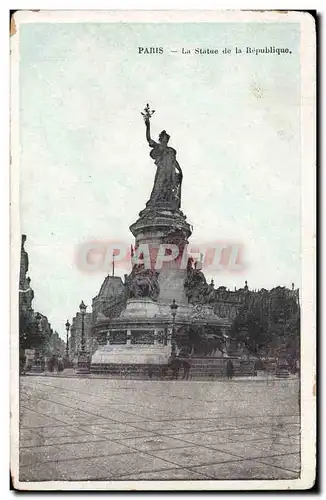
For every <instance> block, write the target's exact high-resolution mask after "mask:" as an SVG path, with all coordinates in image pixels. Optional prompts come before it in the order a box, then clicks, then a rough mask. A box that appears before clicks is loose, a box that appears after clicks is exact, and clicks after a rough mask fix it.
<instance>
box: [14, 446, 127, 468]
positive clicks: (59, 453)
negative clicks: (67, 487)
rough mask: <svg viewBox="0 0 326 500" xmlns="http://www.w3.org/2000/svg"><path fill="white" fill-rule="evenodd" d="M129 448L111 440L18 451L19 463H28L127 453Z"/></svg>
mask: <svg viewBox="0 0 326 500" xmlns="http://www.w3.org/2000/svg"><path fill="white" fill-rule="evenodd" d="M129 452H130V448H129V447H127V446H124V445H122V444H119V443H116V442H113V441H95V442H87V443H73V444H62V445H54V446H40V447H39V448H37V449H36V450H34V449H30V448H24V449H22V450H21V453H20V464H21V465H30V464H34V463H37V462H43V463H44V462H57V461H60V460H67V459H74V458H87V457H96V456H99V455H115V454H119V453H129Z"/></svg>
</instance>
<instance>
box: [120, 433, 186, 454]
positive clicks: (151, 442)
mask: <svg viewBox="0 0 326 500" xmlns="http://www.w3.org/2000/svg"><path fill="white" fill-rule="evenodd" d="M119 443H122V444H125V445H126V446H131V447H132V448H136V449H137V450H139V451H149V450H164V449H172V448H184V447H185V446H187V444H186V443H185V442H182V441H179V440H177V439H172V438H169V437H166V436H150V437H143V438H136V439H121V440H120V441H119ZM189 446H191V443H189Z"/></svg>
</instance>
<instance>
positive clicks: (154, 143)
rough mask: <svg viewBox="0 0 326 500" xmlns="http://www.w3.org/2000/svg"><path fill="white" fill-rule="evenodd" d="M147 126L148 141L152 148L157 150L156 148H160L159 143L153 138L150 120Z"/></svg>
mask: <svg viewBox="0 0 326 500" xmlns="http://www.w3.org/2000/svg"><path fill="white" fill-rule="evenodd" d="M145 125H146V139H147V142H148V144H149V146H150V147H151V148H155V146H158V144H157V142H155V141H153V139H152V138H151V128H150V127H151V126H150V122H149V119H147V120H145Z"/></svg>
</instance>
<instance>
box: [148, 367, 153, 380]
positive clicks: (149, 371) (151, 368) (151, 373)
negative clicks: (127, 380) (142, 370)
mask: <svg viewBox="0 0 326 500" xmlns="http://www.w3.org/2000/svg"><path fill="white" fill-rule="evenodd" d="M147 373H148V378H149V380H152V378H153V367H152V366H150V367H149V368H148V370H147Z"/></svg>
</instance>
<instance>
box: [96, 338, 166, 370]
mask: <svg viewBox="0 0 326 500" xmlns="http://www.w3.org/2000/svg"><path fill="white" fill-rule="evenodd" d="M171 349H172V347H171V345H166V346H164V345H144V344H141V345H137V344H136V345H133V344H130V345H128V344H123V345H106V346H102V347H100V348H99V349H98V350H97V351H96V352H95V353H94V354H93V356H92V363H91V370H92V371H94V369H96V367H98V366H104V365H109V364H115V365H151V364H152V365H167V364H168V360H169V357H170V356H171ZM95 371H97V370H95Z"/></svg>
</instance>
